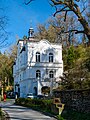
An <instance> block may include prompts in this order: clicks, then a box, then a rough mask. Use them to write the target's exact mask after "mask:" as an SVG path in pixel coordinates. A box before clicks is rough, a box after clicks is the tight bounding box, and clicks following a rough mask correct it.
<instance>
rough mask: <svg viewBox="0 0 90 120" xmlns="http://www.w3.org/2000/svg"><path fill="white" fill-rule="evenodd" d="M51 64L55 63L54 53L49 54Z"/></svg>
mask: <svg viewBox="0 0 90 120" xmlns="http://www.w3.org/2000/svg"><path fill="white" fill-rule="evenodd" d="M49 62H53V53H49Z"/></svg>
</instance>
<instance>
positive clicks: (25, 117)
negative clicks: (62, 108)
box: [1, 101, 56, 120]
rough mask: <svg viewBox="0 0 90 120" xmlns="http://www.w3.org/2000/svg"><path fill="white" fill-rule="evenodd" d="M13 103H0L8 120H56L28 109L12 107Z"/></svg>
mask: <svg viewBox="0 0 90 120" xmlns="http://www.w3.org/2000/svg"><path fill="white" fill-rule="evenodd" d="M13 102H14V101H8V102H5V103H4V102H2V103H1V106H2V109H3V110H5V111H6V112H7V113H8V114H9V116H10V120H56V119H55V118H53V117H50V116H47V115H45V114H43V113H41V112H38V111H35V110H32V109H30V108H26V107H22V106H18V105H14V104H13Z"/></svg>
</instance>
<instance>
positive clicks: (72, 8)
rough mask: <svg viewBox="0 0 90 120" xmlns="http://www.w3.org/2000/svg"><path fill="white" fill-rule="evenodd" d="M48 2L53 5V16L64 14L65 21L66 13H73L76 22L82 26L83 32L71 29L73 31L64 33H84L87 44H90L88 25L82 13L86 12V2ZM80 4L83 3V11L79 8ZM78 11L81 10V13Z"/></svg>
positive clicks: (61, 0)
mask: <svg viewBox="0 0 90 120" xmlns="http://www.w3.org/2000/svg"><path fill="white" fill-rule="evenodd" d="M50 1H51V2H52V3H53V6H54V7H55V8H56V12H55V13H54V16H55V15H56V14H57V13H60V12H65V20H66V17H67V13H68V12H73V13H74V14H75V15H76V16H77V18H78V21H79V22H80V23H81V25H82V26H83V30H77V29H73V30H69V31H66V32H73V31H74V32H75V34H78V33H84V34H86V36H87V38H88V40H89V43H90V27H89V23H88V21H87V20H86V18H85V16H83V12H84V11H85V10H86V8H87V6H88V4H86V0H50ZM81 3H83V9H82V7H80V5H81ZM80 9H82V11H81V10H80Z"/></svg>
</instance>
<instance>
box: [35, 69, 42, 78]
mask: <svg viewBox="0 0 90 120" xmlns="http://www.w3.org/2000/svg"><path fill="white" fill-rule="evenodd" d="M36 78H37V79H39V78H41V72H40V70H37V71H36Z"/></svg>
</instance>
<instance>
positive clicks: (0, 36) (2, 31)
mask: <svg viewBox="0 0 90 120" xmlns="http://www.w3.org/2000/svg"><path fill="white" fill-rule="evenodd" d="M7 21H8V19H7V17H6V16H5V15H4V9H3V8H2V7H0V48H2V47H5V46H6V45H7V42H6V41H7V38H8V32H7V31H6V28H5V27H6V25H7Z"/></svg>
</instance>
